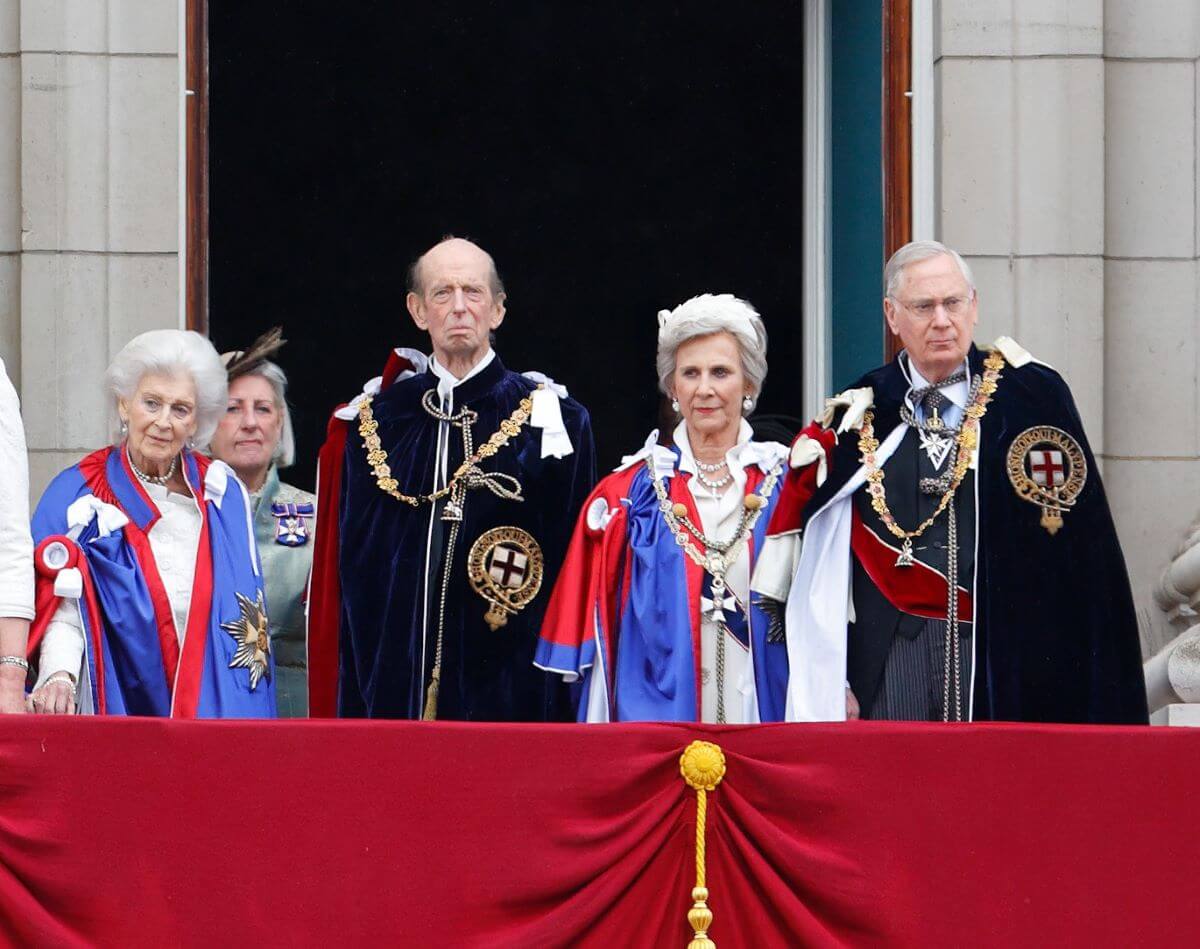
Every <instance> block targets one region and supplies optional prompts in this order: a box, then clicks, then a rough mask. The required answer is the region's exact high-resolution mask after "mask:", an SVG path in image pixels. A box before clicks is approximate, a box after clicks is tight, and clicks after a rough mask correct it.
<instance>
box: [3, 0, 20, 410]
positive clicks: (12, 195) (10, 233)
mask: <svg viewBox="0 0 1200 949" xmlns="http://www.w3.org/2000/svg"><path fill="white" fill-rule="evenodd" d="M17 13H18V10H17V0H0V359H3V360H4V366H5V368H6V369H7V370H8V374H9V377H10V378H11V379H12V381H13V385H15V386H18V387H19V386H20V384H21V383H20V380H21V332H20V331H21V258H20V253H21V53H20V48H21V35H20V20H19V18H18V16H17Z"/></svg>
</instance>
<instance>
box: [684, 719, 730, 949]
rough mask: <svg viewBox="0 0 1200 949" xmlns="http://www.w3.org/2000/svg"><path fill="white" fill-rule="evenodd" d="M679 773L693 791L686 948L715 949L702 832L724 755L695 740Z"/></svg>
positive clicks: (716, 747)
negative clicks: (692, 868) (689, 936)
mask: <svg viewBox="0 0 1200 949" xmlns="http://www.w3.org/2000/svg"><path fill="white" fill-rule="evenodd" d="M679 773H680V774H682V775H683V780H684V781H685V782H686V783H687V785H688V787H690V788H695V790H696V885H695V887H693V889H692V908H691V909H690V910H688V914H687V918H688V924H689V925H690V926H691V927H692V931H693V933H694V935H693V936H692V941H691V942H689V943H688V949H717V944H716V943H715V942H713V941H712V939H710V938H709V935H708V930H709V929H710V928H711V927H712V922H713V914H712V910H711V909H709V908H708V877H707V874H706V872H705V843H704V830H705V824H706V823H707V820H708V796H707V795H708V792H709V791H713V790H716V787H717V785H718V784H720V783H721V780H722V779H723V778H724V777H725V753H724V752H723V751H721V746H720V745H714V744H713V743H712V742H711V741H694V742H692V743H691V744H690V745H688V746H687V748H685V749H684V752H683V754H682V755H680V757H679Z"/></svg>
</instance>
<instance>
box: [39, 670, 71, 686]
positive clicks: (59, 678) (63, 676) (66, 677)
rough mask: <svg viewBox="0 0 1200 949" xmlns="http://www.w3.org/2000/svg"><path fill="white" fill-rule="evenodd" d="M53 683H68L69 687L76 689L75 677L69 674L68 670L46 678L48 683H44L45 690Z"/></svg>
mask: <svg viewBox="0 0 1200 949" xmlns="http://www.w3.org/2000/svg"><path fill="white" fill-rule="evenodd" d="M51 682H65V683H67V685H69V686H71V687H72V688H74V686H75V677H74V676H73V675H71V673H69V672H67V671H66V670H63V671H62V672H56V673H54V674H53V675H51V676H48V677H47V678H46V681H45V682H43V683H42V688H43V689H44V688H45V687H46V686H48V685H49V684H50V683H51Z"/></svg>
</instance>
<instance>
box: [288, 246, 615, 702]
mask: <svg viewBox="0 0 1200 949" xmlns="http://www.w3.org/2000/svg"><path fill="white" fill-rule="evenodd" d="M407 306H408V311H409V313H410V315H411V316H412V319H413V321H414V322H415V323H416V325H417V326H418V327H420V329H422V330H423V331H425V332H428V333H429V337H430V342H431V344H432V349H433V354H432V356H430V357H429V358H428V359H427V358H426V357H425V356H423V355H422V354H420V353H417V352H414V351H412V350H396V351H395V352H394V353H393V354H392V357H391V358H390V359H389V361H388V365H387V366H386V367H385V370H384V373H383V375H382V376H381V377H379V378H377V379H373V380H371V382H370V383H368V384H367V387H366V388H365V389H364V391H363V393H362V395H360V396H358V397H357V398H355V399H354V400H353V401H352V402H351V403H350V404H349V405H347V406H344V407H342V408H341V409H339V410H338V412H336V413H335V415H334V418H333V419H332V420H331V422H330V426H329V437H328V439H327V441H326V443H325V446H324V447H323V448H322V451H321V460H320V464H319V474H318V509H319V511H320V512H321V516H320V517H319V518H318V522H317V523H318V527H317V540H316V549H315V551H314V563H313V578H312V589H311V595H310V608H309V656H308V658H309V682H310V685H309V700H310V709H311V714H312V715H315V716H320V715H331V714H333V713H334V710H335V708H336V713H337V714H338V715H341V716H347V717H368V718H424V719H434V718H437V719H458V720H471V721H557V720H562V719H564V718H567V717H569V715H570V706H569V702H568V700H567V699H568V697H567V695H566V693H565V687H564V686H563V685H562V684H561V682H558V681H555V679H556V677H552V676H550V675H548V674H547V673H544V672H542V671H541V670H539V669H537V668H535V667H534V665H533V654H534V647H535V642H536V634H537V630H538V627H539V623H540V621H541V616H542V612H543V610H544V608H545V604H546V601H547V599H548V598H549V593H550V589H551V587H552V586H553V582H554V577H555V574H556V572H557V570H558V566H559V564H560V563H561V561H562V558H563V555H564V553H565V549H566V544H567V541H568V538H569V534H570V529H571V525H572V524H573V523H574V519H575V515H576V513H577V511H578V509H579V506H580V505H581V504H582V502H583V499H584V498H585V497H586V496H587V493H588V491H589V490H590V488H591V485H592V483H593V481H594V477H595V461H594V447H593V443H592V432H591V423H590V421H589V419H588V414H587V410H586V409H584V407H583V406H582V405H580V404H579V403H578V402H576V401H575V400H573V399H571V398H570V397H569V396H568V395H567V391H566V389H564V388H563V387H562V386H560V385H558V384H557V383H555V382H554V381H553V380H551V379H548V378H547V377H546V376H543V375H541V374H540V373H525V374H520V373H517V372H513V371H511V370H509V369H508V368H507V367H505V365H504V364H503V363H502V362H501V361H500V357H499V356H498V355H497V354H496V352H495V350H493V349H492V346H491V340H492V337H493V335H494V333H495V331H496V330H497V329H499V327H500V325H501V323H502V322H503V321H504V318H505V293H504V288H503V285H502V284H501V282H500V278H499V276H498V274H497V272H496V267H495V264H494V262H493V261H492V258H491V256H490V255H489V254H487V253H486V252H485V251H484V250H483V249H481V248H480V247H478V246H476V245H475V244H473V243H471V242H470V241H466V240H461V239H458V238H448V239H446V240H444V241H442V242H441V243H439V244H437V245H436V246H434V247H433V248H431V249H430V250H429V251H427V252H426V253H425V254H424V255H422V256H421V257H420V258H419V259H418V260H417V261H416V263H415V264H414V265H413V267H412V270H411V272H410V291H409V293H408V297H407ZM327 512H328V513H327Z"/></svg>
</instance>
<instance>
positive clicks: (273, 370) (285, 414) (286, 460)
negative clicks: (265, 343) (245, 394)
mask: <svg viewBox="0 0 1200 949" xmlns="http://www.w3.org/2000/svg"><path fill="white" fill-rule="evenodd" d="M244 376H261V377H262V378H263V379H266V380H267V382H269V383H270V384H271V389H272V390H273V391H274V392H275V409H276V411H277V412H279V414H280V416H282V418H283V425H282V426H281V428H280V430H279V441H278V443H277V444H276V445H275V452H274V453H273V454H272V455H271V461H273V462H274V463H275V464H276V466H278V467H280V468H290V467H291V466H292V464H293V463H295V461H296V436H295V435H294V434H293V433H292V413H291V411H290V410H289V409H288V404H287V376H286V375H284V372H283V370H282V369H280V368H279V366H277V365H276V364H275V363H273V362H271V361H270V360H268V359H264V360H263V361H262V362H260V363H259V364H258V365H257V366H255V367H254V368H253V369H251V370H250V371H249V372H246V373H243V374H242V376H239V377H238V378H239V379H240V378H243V377H244ZM234 381H237V380H234Z"/></svg>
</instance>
